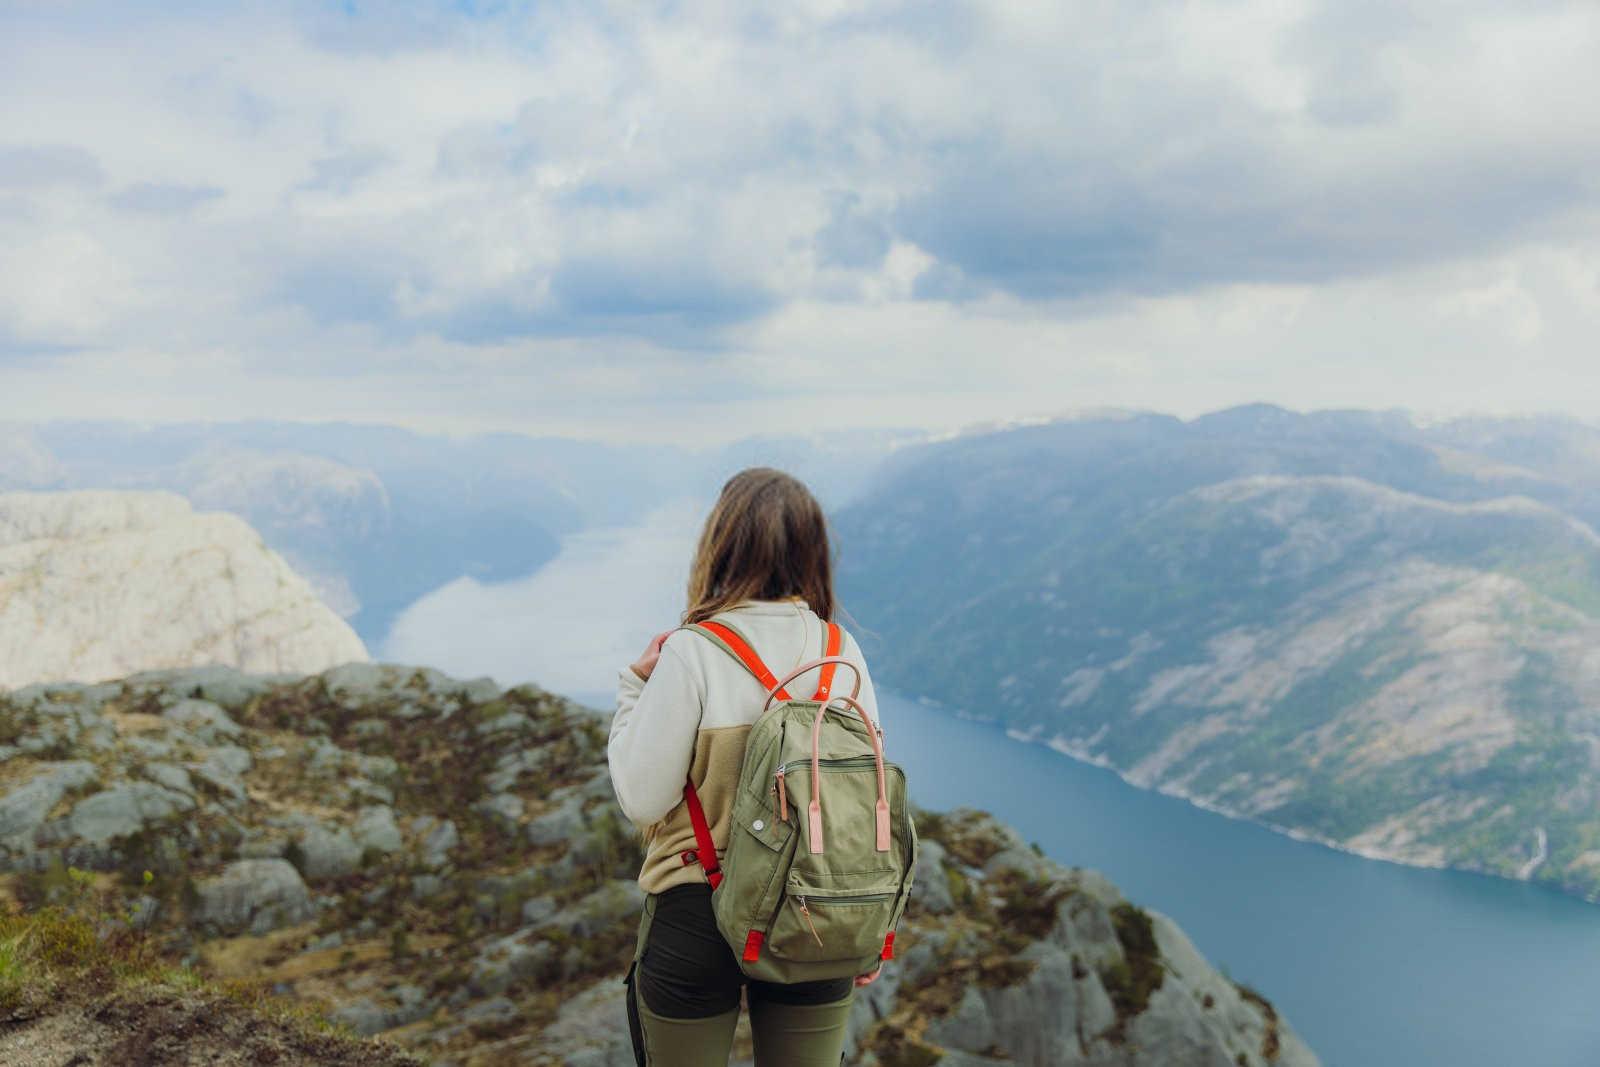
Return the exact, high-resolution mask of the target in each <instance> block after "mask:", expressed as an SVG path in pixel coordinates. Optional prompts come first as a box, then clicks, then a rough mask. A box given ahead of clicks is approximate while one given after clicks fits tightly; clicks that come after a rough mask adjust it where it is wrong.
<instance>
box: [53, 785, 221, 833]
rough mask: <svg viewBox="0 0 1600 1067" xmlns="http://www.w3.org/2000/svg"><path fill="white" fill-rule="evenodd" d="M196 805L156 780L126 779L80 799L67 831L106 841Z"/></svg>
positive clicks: (141, 828) (134, 831)
mask: <svg viewBox="0 0 1600 1067" xmlns="http://www.w3.org/2000/svg"><path fill="white" fill-rule="evenodd" d="M193 807H194V800H193V798H191V797H188V796H185V795H184V794H182V793H177V792H174V791H172V790H171V789H166V788H163V787H162V786H159V785H156V784H154V783H153V782H125V783H122V784H120V785H114V786H112V787H111V788H109V789H105V790H102V791H101V792H98V793H95V794H93V795H92V796H88V797H85V798H84V799H82V800H80V801H78V803H77V804H76V805H74V806H73V808H72V814H71V815H69V816H68V817H67V823H66V829H65V832H66V835H67V836H68V837H71V838H76V839H78V840H79V841H83V842H85V843H87V844H90V845H104V844H106V843H108V842H111V841H115V840H117V839H118V838H122V837H128V836H131V835H132V834H136V833H139V832H140V831H142V830H147V829H149V828H150V827H151V825H153V824H154V823H157V822H160V821H161V820H163V819H167V818H170V817H171V816H173V815H176V814H178V813H179V812H182V811H188V810H190V809H191V808H193Z"/></svg>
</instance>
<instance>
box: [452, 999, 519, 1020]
mask: <svg viewBox="0 0 1600 1067" xmlns="http://www.w3.org/2000/svg"><path fill="white" fill-rule="evenodd" d="M518 1014H519V1011H518V1008H517V1006H516V1005H515V1004H513V1003H511V1001H509V1000H507V999H506V998H505V997H490V998H489V999H488V1000H480V1001H478V1002H476V1003H474V1004H469V1005H468V1006H467V1007H465V1008H463V1009H462V1010H461V1016H460V1018H461V1021H462V1022H463V1023H465V1024H467V1025H468V1026H479V1025H494V1024H496V1023H508V1022H510V1021H511V1020H512V1019H515V1018H516V1017H517V1015H518Z"/></svg>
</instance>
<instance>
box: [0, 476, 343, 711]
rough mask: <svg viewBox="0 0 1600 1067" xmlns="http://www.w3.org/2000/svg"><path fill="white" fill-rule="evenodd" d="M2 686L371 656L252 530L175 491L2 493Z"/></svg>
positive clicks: (282, 668) (300, 666) (317, 665)
mask: <svg viewBox="0 0 1600 1067" xmlns="http://www.w3.org/2000/svg"><path fill="white" fill-rule="evenodd" d="M0 635H4V640H3V641H0V690H4V689H8V688H19V687H21V686H25V685H30V684H32V683H35V682H54V681H62V680H69V679H74V680H85V681H93V680H98V679H102V678H117V677H123V676H125V675H128V674H131V673H133V672H135V671H141V670H152V669H159V668H170V667H194V666H199V665H203V664H212V663H215V664H225V665H228V666H233V667H238V668H241V669H243V670H246V671H251V672H256V673H279V672H292V673H303V672H306V671H317V670H323V669H325V668H327V667H330V666H333V665H335V664H339V663H345V662H350V661H354V660H365V659H366V658H367V653H366V649H365V647H364V646H363V645H362V643H361V641H360V639H359V638H357V637H356V635H355V632H354V631H353V630H351V629H350V627H349V626H347V625H346V624H345V623H344V622H343V621H342V620H340V619H339V618H338V616H336V615H335V614H334V613H333V612H332V611H330V610H329V609H328V608H327V607H326V606H325V605H324V604H323V603H322V602H321V601H320V600H318V598H317V596H316V594H315V593H313V592H312V590H311V588H310V586H309V585H307V584H306V582H305V581H304V580H302V579H301V578H300V577H299V576H298V575H296V574H295V572H294V571H293V570H292V569H290V567H289V565H288V564H287V563H285V562H284V561H283V559H282V558H280V557H279V556H277V555H275V554H274V553H273V552H271V551H270V550H269V549H268V548H267V547H266V546H265V545H264V544H263V543H262V541H261V538H260V537H258V536H257V535H256V534H255V532H254V531H253V530H251V529H250V527H249V526H248V525H246V524H245V523H244V522H243V521H242V520H240V519H238V518H235V517H233V516H231V515H223V514H203V513H196V512H194V511H193V510H192V509H191V508H190V506H189V504H188V503H186V502H185V501H184V500H183V499H182V498H180V497H177V496H172V495H170V494H166V493H114V492H74V493H4V494H0Z"/></svg>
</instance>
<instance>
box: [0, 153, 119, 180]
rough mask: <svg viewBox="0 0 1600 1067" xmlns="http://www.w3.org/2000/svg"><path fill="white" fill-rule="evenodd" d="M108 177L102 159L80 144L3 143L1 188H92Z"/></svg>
mask: <svg viewBox="0 0 1600 1067" xmlns="http://www.w3.org/2000/svg"><path fill="white" fill-rule="evenodd" d="M104 180H105V173H104V171H103V170H101V167H100V161H99V160H97V159H96V158H95V157H94V155H93V153H91V152H89V151H88V150H87V149H85V148H82V147H79V146H78V145H64V144H14V145H0V189H48V188H52V187H55V186H82V187H90V188H92V187H94V186H97V185H99V184H100V183H101V182H102V181H104Z"/></svg>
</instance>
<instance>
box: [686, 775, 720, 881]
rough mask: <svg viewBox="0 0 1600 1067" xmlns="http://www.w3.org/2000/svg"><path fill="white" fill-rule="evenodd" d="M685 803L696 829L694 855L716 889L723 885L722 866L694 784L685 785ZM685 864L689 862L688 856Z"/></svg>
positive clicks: (707, 878)
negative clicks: (718, 860)
mask: <svg viewBox="0 0 1600 1067" xmlns="http://www.w3.org/2000/svg"><path fill="white" fill-rule="evenodd" d="M683 802H684V804H686V805H688V808H689V823H690V825H692V826H693V827H694V843H695V850H694V855H695V857H696V858H697V859H698V860H699V861H700V869H701V870H703V871H705V872H706V881H708V882H710V883H711V888H712V889H716V888H717V886H719V885H721V884H722V865H721V864H720V863H718V862H717V845H716V842H714V841H712V840H711V827H710V826H709V825H707V823H706V812H705V809H704V808H702V807H701V806H700V795H699V794H698V793H696V792H695V791H694V783H693V782H684V783H683ZM684 862H688V857H687V856H685V857H684Z"/></svg>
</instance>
